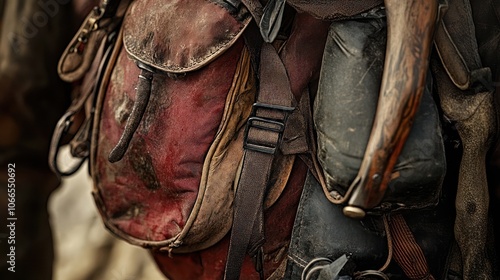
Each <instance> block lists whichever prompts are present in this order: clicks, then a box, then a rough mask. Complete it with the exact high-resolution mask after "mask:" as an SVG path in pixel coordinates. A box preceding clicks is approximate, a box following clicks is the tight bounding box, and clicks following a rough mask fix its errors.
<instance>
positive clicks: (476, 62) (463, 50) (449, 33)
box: [434, 0, 491, 92]
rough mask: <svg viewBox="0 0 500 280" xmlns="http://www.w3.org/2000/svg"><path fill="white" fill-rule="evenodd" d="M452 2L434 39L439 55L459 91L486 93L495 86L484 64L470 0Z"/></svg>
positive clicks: (454, 0)
mask: <svg viewBox="0 0 500 280" xmlns="http://www.w3.org/2000/svg"><path fill="white" fill-rule="evenodd" d="M448 2H449V7H448V10H447V12H446V13H445V15H444V17H443V19H442V21H441V22H440V23H439V25H438V26H437V28H436V34H435V36H434V37H435V39H434V42H435V46H436V50H437V53H438V55H439V57H440V59H441V61H442V63H443V66H444V68H445V69H446V72H447V73H448V76H449V77H450V79H451V80H452V81H453V83H454V84H455V85H456V86H457V87H458V88H459V89H461V90H467V89H470V88H475V91H476V92H483V91H485V88H488V87H491V85H490V83H491V71H490V69H489V68H483V67H482V65H481V58H480V57H479V51H478V46H477V41H476V32H475V29H474V22H473V19H472V16H471V15H472V11H471V7H470V3H469V1H468V0H453V1H448ZM455 42H460V44H455Z"/></svg>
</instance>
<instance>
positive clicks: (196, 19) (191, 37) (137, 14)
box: [123, 0, 250, 73]
mask: <svg viewBox="0 0 500 280" xmlns="http://www.w3.org/2000/svg"><path fill="white" fill-rule="evenodd" d="M145 11H147V12H145ZM235 16H237V17H235ZM240 17H241V18H240ZM249 22H250V17H249V14H248V13H247V14H245V15H234V16H233V15H231V14H229V12H228V11H227V10H226V9H224V8H223V7H221V6H219V5H217V4H216V3H214V2H212V1H206V0H189V1H186V0H169V1H163V0H141V1H134V2H133V3H132V6H131V8H130V10H129V11H128V13H127V15H126V17H125V20H124V35H123V36H124V37H123V41H124V44H125V48H126V49H127V51H128V52H129V53H130V54H131V55H132V56H133V57H134V58H135V59H137V60H139V61H142V62H144V63H146V64H149V65H152V66H154V67H156V68H158V69H160V70H163V71H166V72H172V73H179V72H186V71H192V70H196V69H199V68H201V67H202V66H204V65H206V64H207V63H208V62H210V61H212V60H213V59H215V58H216V57H217V56H219V55H220V54H222V53H223V52H224V51H225V50H226V49H227V48H229V47H230V46H231V45H232V44H233V43H234V42H235V41H236V40H237V39H238V37H239V36H240V35H241V33H242V32H243V30H244V29H245V27H246V26H247V24H248V23H249Z"/></svg>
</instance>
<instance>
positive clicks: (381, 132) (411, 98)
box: [344, 0, 438, 218]
mask: <svg viewBox="0 0 500 280" xmlns="http://www.w3.org/2000/svg"><path fill="white" fill-rule="evenodd" d="M384 2H385V7H386V11H387V29H388V30H387V48H386V57H385V66H384V72H383V76H382V85H381V89H380V96H379V100H378V105H377V112H376V114H375V120H374V124H373V127H372V131H371V134H370V139H369V141H368V145H367V148H366V151H365V154H364V158H363V161H362V163H361V167H360V170H359V173H358V176H357V178H356V180H354V183H353V184H354V185H353V188H354V189H353V194H352V197H351V198H350V200H349V203H348V206H347V207H346V208H345V209H344V214H346V215H347V216H351V217H356V218H361V217H364V210H365V209H370V208H373V207H375V206H377V205H378V204H379V203H380V202H381V200H382V198H383V197H384V194H385V191H386V189H387V185H388V183H389V181H390V180H391V176H392V170H393V168H394V165H395V164H396V161H397V159H398V156H399V154H400V153H401V150H402V148H403V146H404V143H405V142H406V139H407V138H408V135H409V133H410V130H411V127H412V124H413V120H414V117H415V114H416V112H417V109H418V107H419V104H420V99H421V97H422V93H423V92H424V88H425V80H426V74H427V70H428V63H429V55H430V51H431V46H432V40H433V34H434V28H435V25H436V19H437V14H438V0H384Z"/></svg>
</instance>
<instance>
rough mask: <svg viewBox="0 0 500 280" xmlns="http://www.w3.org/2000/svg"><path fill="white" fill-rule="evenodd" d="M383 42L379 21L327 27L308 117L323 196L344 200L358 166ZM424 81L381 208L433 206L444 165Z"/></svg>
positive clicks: (379, 73) (380, 66)
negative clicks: (315, 136) (334, 195)
mask: <svg viewBox="0 0 500 280" xmlns="http://www.w3.org/2000/svg"><path fill="white" fill-rule="evenodd" d="M385 38H386V33H385V22H384V20H383V19H371V20H367V21H346V22H334V23H332V25H331V27H330V33H329V38H328V41H327V45H326V48H325V54H324V57H323V68H322V73H321V77H320V84H319V89H318V95H317V97H316V100H315V105H314V114H313V116H314V123H315V126H316V129H317V132H318V159H319V161H320V164H321V165H322V167H323V170H324V175H325V178H326V181H327V185H328V191H333V190H337V191H339V192H340V193H342V194H343V193H344V192H345V190H347V188H348V187H349V186H350V184H351V183H352V182H353V180H354V179H355V177H356V175H357V172H358V169H359V167H360V165H361V161H362V158H363V155H364V153H365V149H366V144H367V142H368V139H369V136H370V131H371V124H372V123H373V119H374V116H375V112H376V107H377V101H378V95H379V94H378V92H379V89H380V80H381V77H382V71H383V62H384V57H385V54H384V53H385V43H386V42H385ZM428 80H429V82H428V85H427V88H426V91H425V92H424V94H423V97H422V101H421V104H420V107H419V109H418V112H417V114H416V117H415V121H414V124H413V127H412V130H411V132H410V135H409V137H408V140H407V142H406V144H405V146H404V148H403V151H402V153H401V155H400V156H399V159H398V162H397V163H396V166H395V167H394V171H393V173H394V177H395V178H394V179H393V180H392V181H391V182H390V183H389V186H388V189H387V192H386V195H385V197H384V200H383V203H382V207H384V208H389V209H394V208H422V207H427V206H431V205H435V204H437V202H438V199H439V194H440V189H441V188H440V186H441V184H442V181H443V178H444V174H445V172H446V162H445V155H444V146H443V145H444V144H443V139H442V136H441V127H440V120H439V116H438V112H437V108H436V105H435V103H434V101H433V99H432V96H431V93H430V88H432V85H431V83H430V79H428Z"/></svg>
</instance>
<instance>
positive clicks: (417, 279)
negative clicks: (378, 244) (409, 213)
mask: <svg viewBox="0 0 500 280" xmlns="http://www.w3.org/2000/svg"><path fill="white" fill-rule="evenodd" d="M389 228H390V232H391V237H392V246H393V249H394V250H393V257H394V260H395V261H396V262H397V263H398V265H399V266H400V267H401V269H403V272H404V273H405V275H406V276H407V277H408V279H411V280H434V277H433V276H432V275H431V273H430V271H429V266H428V265H427V260H426V259H425V256H424V252H423V251H422V248H420V246H419V245H418V243H417V241H416V240H415V237H414V236H413V233H412V232H411V230H410V228H409V227H408V225H407V224H406V221H405V219H404V217H403V215H402V214H395V215H392V216H391V218H390V220H389Z"/></svg>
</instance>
